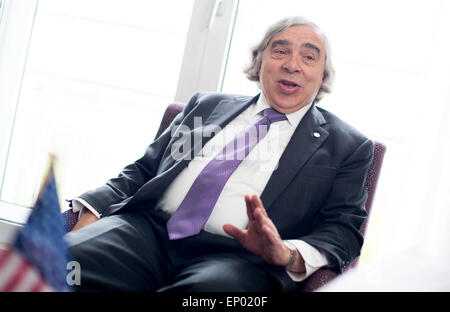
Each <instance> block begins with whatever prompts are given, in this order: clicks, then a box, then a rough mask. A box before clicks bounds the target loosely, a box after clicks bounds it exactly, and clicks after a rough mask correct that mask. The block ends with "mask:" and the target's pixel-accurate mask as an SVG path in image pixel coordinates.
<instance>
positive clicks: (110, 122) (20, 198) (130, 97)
mask: <svg viewBox="0 0 450 312" xmlns="http://www.w3.org/2000/svg"><path fill="white" fill-rule="evenodd" d="M192 5H193V1H158V2H157V3H156V2H155V1H145V0H132V1H127V2H126V4H125V3H124V2H123V1H118V0H115V1H110V0H108V1H106V0H94V1H92V0H89V1H88V0H83V1H80V0H76V1H75V0H64V1H61V0H41V1H39V2H38V5H37V8H36V16H35V19H34V25H33V27H32V35H31V41H30V42H29V50H28V56H27V61H26V67H25V71H24V75H23V79H22V85H21V89H20V98H19V99H18V105H17V108H16V109H17V111H16V114H15V122H14V130H13V132H12V136H11V141H10V145H9V151H8V153H7V155H8V156H7V159H6V160H5V162H6V165H5V171H4V179H3V187H2V189H1V200H2V201H3V202H9V203H13V204H16V205H22V206H30V205H31V204H32V203H33V201H34V199H35V197H36V195H37V191H38V189H39V186H40V185H39V184H40V180H41V179H42V174H43V171H44V169H45V165H46V163H47V160H48V152H53V153H54V154H56V155H57V157H58V162H57V168H56V169H57V170H56V172H57V174H58V176H57V178H58V182H59V185H58V188H59V194H60V197H61V198H60V200H61V204H63V201H64V199H65V198H71V197H73V196H77V195H79V194H80V193H81V192H84V191H85V190H86V189H89V188H94V187H96V186H98V185H101V184H103V183H104V182H105V181H106V180H107V179H108V178H111V177H112V175H114V174H116V173H118V172H119V171H120V170H121V169H122V168H123V166H125V165H126V164H128V163H129V162H131V161H132V160H134V159H137V158H139V157H140V156H141V155H142V154H143V152H144V149H145V144H146V143H150V142H151V141H152V140H153V138H154V136H155V134H156V131H157V128H158V126H159V122H160V119H161V116H162V114H163V111H164V109H165V107H166V106H167V105H168V104H169V103H170V102H171V101H173V98H174V96H175V91H176V85H177V81H178V76H179V71H180V66H181V62H182V58H183V51H184V45H185V40H186V34H187V31H188V26H189V21H190V14H189V12H191V10H192ZM174 8H176V9H174ZM168 17H170V18H168ZM100 142H101V143H100ZM119 145H120V148H119Z"/></svg>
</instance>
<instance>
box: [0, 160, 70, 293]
mask: <svg viewBox="0 0 450 312" xmlns="http://www.w3.org/2000/svg"><path fill="white" fill-rule="evenodd" d="M63 235H64V227H63V220H62V217H61V211H60V207H59V202H58V194H57V191H56V181H55V176H54V172H53V162H52V164H51V165H50V170H49V172H48V174H47V177H46V179H45V182H44V184H43V187H42V188H41V191H40V193H39V196H38V199H37V201H36V204H35V205H34V207H33V210H32V211H31V213H30V216H29V217H28V221H27V223H26V224H25V225H24V226H23V227H22V228H21V229H19V230H18V232H17V235H16V237H15V239H14V240H13V242H12V243H11V244H10V245H8V246H7V248H6V249H5V250H2V251H1V252H0V291H4V292H7V291H22V292H32V291H66V290H67V283H66V274H67V269H66V265H67V259H68V252H67V246H66V244H65V242H64V240H63Z"/></svg>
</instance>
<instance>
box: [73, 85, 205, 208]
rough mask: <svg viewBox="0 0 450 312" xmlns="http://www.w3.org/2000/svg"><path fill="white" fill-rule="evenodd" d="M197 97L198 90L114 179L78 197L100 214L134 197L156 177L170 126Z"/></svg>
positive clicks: (181, 117)
mask: <svg viewBox="0 0 450 312" xmlns="http://www.w3.org/2000/svg"><path fill="white" fill-rule="evenodd" d="M198 96H199V93H196V94H194V96H193V97H192V98H191V99H190V100H189V102H188V103H187V104H186V106H185V107H184V109H183V111H182V112H181V113H180V114H178V115H177V116H176V117H175V119H174V120H173V121H172V123H171V124H170V125H169V127H168V128H167V129H166V130H165V131H164V132H163V133H162V134H161V135H160V136H159V137H158V138H157V139H156V140H155V141H153V143H151V144H150V145H149V146H148V147H147V149H146V150H145V153H144V156H143V157H141V158H140V159H138V160H136V161H135V162H134V163H132V164H130V165H128V166H126V167H125V168H124V169H123V170H122V171H121V172H120V174H119V175H118V176H117V177H116V178H112V179H110V180H108V181H107V182H106V184H105V185H103V186H100V187H98V188H96V189H93V190H90V191H87V192H85V193H83V194H82V195H80V196H79V197H80V198H81V199H83V200H85V201H86V202H88V203H89V204H90V205H91V206H92V207H93V208H94V209H95V210H96V211H97V212H98V213H99V215H100V216H102V214H103V212H104V211H105V210H106V208H108V207H109V206H111V205H113V204H117V203H120V202H122V201H123V200H125V199H127V198H129V197H131V196H133V195H134V194H135V193H136V192H137V191H138V190H139V189H140V188H141V187H142V186H143V185H144V184H145V183H147V182H148V181H149V180H151V179H152V178H153V177H154V176H155V174H156V171H157V169H158V166H159V164H160V161H161V158H162V156H163V155H164V152H165V150H166V148H167V146H168V144H169V142H170V140H171V133H173V132H172V129H173V128H175V127H177V126H178V125H180V124H181V122H182V120H183V119H184V118H185V116H186V115H187V114H188V113H189V112H190V111H191V110H192V108H193V107H194V106H195V105H196V103H197V98H198Z"/></svg>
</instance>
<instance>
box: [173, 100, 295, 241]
mask: <svg viewBox="0 0 450 312" xmlns="http://www.w3.org/2000/svg"><path fill="white" fill-rule="evenodd" d="M263 114H264V117H263V118H262V119H261V120H259V121H258V122H257V123H255V124H254V125H252V126H250V127H249V128H247V129H246V130H244V131H242V132H240V133H239V134H238V135H237V136H236V137H235V138H234V139H233V140H232V141H230V142H229V143H228V144H227V145H225V147H224V148H223V150H222V152H221V153H219V154H218V155H217V156H216V157H215V158H214V159H212V160H211V161H210V162H209V163H208V164H207V165H206V167H205V168H204V169H203V170H202V172H200V174H199V175H198V177H197V179H195V181H194V183H193V184H192V186H191V188H190V189H189V191H188V192H187V194H186V197H185V198H184V199H183V202H182V203H181V205H180V207H178V209H177V210H176V211H175V213H174V214H173V215H172V217H171V218H170V219H169V221H168V222H167V230H168V233H169V238H170V239H171V240H175V239H181V238H185V237H189V236H192V235H196V234H198V233H199V232H200V230H201V229H202V228H203V226H204V225H205V223H206V221H207V220H208V218H209V216H210V215H211V212H212V210H213V208H214V206H215V204H216V202H217V199H218V198H219V195H220V193H221V192H222V189H223V187H224V186H225V184H226V182H227V181H228V179H229V178H230V176H231V174H232V173H233V172H234V170H236V168H237V167H238V166H239V164H240V163H241V162H242V160H244V158H245V157H247V155H248V153H250V151H251V150H252V149H253V147H255V145H256V144H258V142H259V141H261V140H262V139H263V138H264V137H265V136H266V134H267V132H268V131H269V128H270V124H271V123H273V122H277V121H281V120H286V119H287V118H286V115H285V114H282V113H279V112H277V111H276V110H274V109H273V108H267V109H265V110H264V111H263Z"/></svg>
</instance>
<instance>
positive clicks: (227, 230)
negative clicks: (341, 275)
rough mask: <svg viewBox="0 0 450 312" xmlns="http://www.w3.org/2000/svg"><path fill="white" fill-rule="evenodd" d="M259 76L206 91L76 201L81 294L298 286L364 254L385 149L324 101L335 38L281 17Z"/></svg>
mask: <svg viewBox="0 0 450 312" xmlns="http://www.w3.org/2000/svg"><path fill="white" fill-rule="evenodd" d="M246 73H247V75H248V78H249V79H251V80H254V81H257V82H258V83H259V86H260V88H261V91H262V93H261V94H258V95H257V96H255V97H243V96H236V95H227V94H217V93H197V94H195V95H194V96H193V97H192V98H191V99H190V101H189V102H188V103H187V105H186V106H185V108H184V110H183V112H182V113H180V114H179V115H178V116H177V117H176V118H175V120H174V121H173V122H172V124H171V125H170V126H169V128H168V129H167V130H166V131H165V132H164V133H163V134H162V135H161V136H160V137H159V138H158V139H156V140H155V141H154V142H153V143H152V144H151V145H150V146H149V147H148V148H147V150H146V152H145V154H144V156H143V157H142V158H141V159H139V160H137V161H136V162H134V163H133V164H130V165H129V166H127V167H125V168H124V169H123V171H122V172H121V173H120V175H119V176H118V177H117V178H114V179H111V180H109V181H108V182H107V183H106V185H104V186H102V187H99V188H97V189H95V190H92V191H89V192H86V193H84V194H82V195H81V196H80V197H79V198H76V199H74V200H73V201H72V203H73V208H74V210H79V209H81V210H82V215H81V217H80V219H79V221H78V223H77V224H76V226H75V228H74V231H73V232H71V233H69V234H67V236H66V239H67V241H68V242H69V245H70V250H71V252H72V255H73V257H74V260H77V261H78V262H79V263H80V265H81V285H80V286H79V289H80V290H150V291H156V290H158V291H286V290H295V289H296V287H297V286H298V282H301V281H302V280H304V279H305V278H307V277H308V276H309V275H311V274H312V273H313V272H314V271H316V270H317V269H318V268H320V267H323V266H328V267H333V268H335V269H336V270H338V271H339V270H341V269H343V268H345V267H346V266H347V265H348V264H350V262H351V261H352V260H353V259H354V258H355V257H356V256H358V255H359V252H360V249H361V246H362V243H363V239H362V236H361V234H360V233H359V228H360V226H361V224H362V222H363V221H364V219H365V217H366V213H365V209H364V204H365V200H366V196H367V195H366V191H365V188H364V180H365V176H366V173H367V169H368V166H369V164H370V162H371V160H372V155H373V144H372V142H371V141H370V140H368V139H367V138H366V137H364V136H363V135H362V134H360V133H359V132H357V131H356V130H355V129H353V128H352V127H350V126H349V125H347V124H346V123H344V122H343V121H341V120H340V119H338V118H337V117H336V116H334V115H333V114H331V113H329V112H327V111H325V110H323V109H321V108H318V107H316V105H315V104H316V103H317V102H318V101H319V100H320V99H321V98H322V97H323V95H324V94H325V93H326V92H330V90H331V83H332V79H333V75H334V70H333V68H332V65H331V60H330V55H329V48H328V42H327V40H326V37H325V35H324V34H323V33H322V32H321V31H320V29H319V28H318V27H317V26H316V25H315V24H313V23H311V22H309V21H307V20H305V19H303V18H300V17H294V18H288V19H284V20H281V21H279V22H278V23H276V24H275V25H273V26H272V27H271V28H270V29H269V30H268V32H267V33H266V35H265V37H264V38H263V40H262V41H261V43H260V44H259V45H258V46H257V47H256V48H255V49H254V50H253V58H252V63H251V65H250V67H249V68H248V69H247V70H246ZM251 129H252V131H250V130H251ZM225 138H226V139H225ZM230 138H231V140H229V139H230ZM229 141H230V142H229ZM186 142H188V143H192V144H190V145H188V146H189V147H188V148H186V146H187V145H186V144H185V143H186ZM180 148H181V150H182V151H180Z"/></svg>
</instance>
